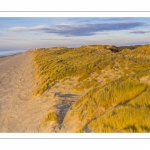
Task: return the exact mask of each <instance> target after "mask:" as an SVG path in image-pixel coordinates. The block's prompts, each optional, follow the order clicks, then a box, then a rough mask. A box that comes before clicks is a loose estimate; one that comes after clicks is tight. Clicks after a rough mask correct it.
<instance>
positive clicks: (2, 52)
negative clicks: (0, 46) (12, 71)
mask: <svg viewBox="0 0 150 150" xmlns="http://www.w3.org/2000/svg"><path fill="white" fill-rule="evenodd" d="M26 51H27V50H0V57H3V56H10V55H14V54H19V53H23V52H26Z"/></svg>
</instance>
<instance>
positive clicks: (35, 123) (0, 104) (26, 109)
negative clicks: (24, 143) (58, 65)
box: [0, 52, 52, 133]
mask: <svg viewBox="0 0 150 150" xmlns="http://www.w3.org/2000/svg"><path fill="white" fill-rule="evenodd" d="M34 76H35V70H34V67H33V62H32V54H31V53H30V52H25V53H21V54H16V55H12V56H8V57H1V58H0V132H7V133H10V132H14V133H15V132H21V133H22V132H40V129H39V128H40V123H41V121H42V119H43V117H44V116H45V115H46V114H47V111H48V110H49V108H50V106H51V105H52V101H50V100H47V99H46V98H44V97H42V96H36V97H34V96H32V92H33V90H34V88H35V86H36V82H35V80H34Z"/></svg>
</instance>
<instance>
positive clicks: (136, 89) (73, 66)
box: [33, 45, 150, 132]
mask: <svg viewBox="0 0 150 150" xmlns="http://www.w3.org/2000/svg"><path fill="white" fill-rule="evenodd" d="M33 54H34V61H35V64H36V68H37V74H38V77H39V83H38V85H37V88H36V89H35V91H34V94H35V95H38V94H40V95H42V94H43V93H44V92H45V91H47V90H48V89H51V88H52V87H53V86H54V85H55V84H56V83H57V82H58V81H60V80H61V81H62V82H64V81H66V80H68V79H70V78H71V77H72V78H73V77H77V78H78V79H77V83H76V85H75V86H74V87H73V90H75V91H76V92H79V93H82V92H83V91H84V90H85V89H89V92H87V93H86V94H85V95H84V96H83V97H81V98H79V99H78V100H77V101H75V102H74V103H73V105H72V106H71V110H69V114H68V115H66V118H65V119H64V122H63V123H65V124H66V122H67V123H68V124H69V122H71V118H76V119H77V120H78V121H79V122H80V124H78V127H77V128H76V130H74V132H86V131H87V130H88V131H89V132H150V115H149V113H150V87H149V85H150V45H144V46H141V45H140V46H130V47H127V46H126V47H115V46H109V45H88V46H81V47H79V48H67V47H61V48H51V49H39V50H36V51H34V53H33ZM47 118H48V120H51V119H52V120H53V118H55V120H56V116H55V115H54V114H53V115H51V114H48V117H47ZM46 120H47V119H46Z"/></svg>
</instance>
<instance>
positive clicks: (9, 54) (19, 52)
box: [0, 50, 28, 58]
mask: <svg viewBox="0 0 150 150" xmlns="http://www.w3.org/2000/svg"><path fill="white" fill-rule="evenodd" d="M0 52H1V51H0ZM25 52H28V50H24V51H18V52H15V53H8V54H2V55H0V58H1V57H7V56H13V55H17V54H22V53H25Z"/></svg>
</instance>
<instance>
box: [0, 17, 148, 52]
mask: <svg viewBox="0 0 150 150" xmlns="http://www.w3.org/2000/svg"><path fill="white" fill-rule="evenodd" d="M148 43H150V18H137V17H135V18H120V17H118V18H115V17H113V18H102V17H101V18H88V17H85V18H79V17H78V18H62V17H61V18H56V17H51V18H47V17H43V18H40V17H35V18H25V17H22V18H13V17H11V18H6V17H3V18H0V50H26V49H32V48H41V47H45V48H48V47H53V46H67V47H78V46H81V45H88V44H108V45H116V46H123V45H138V44H148Z"/></svg>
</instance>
